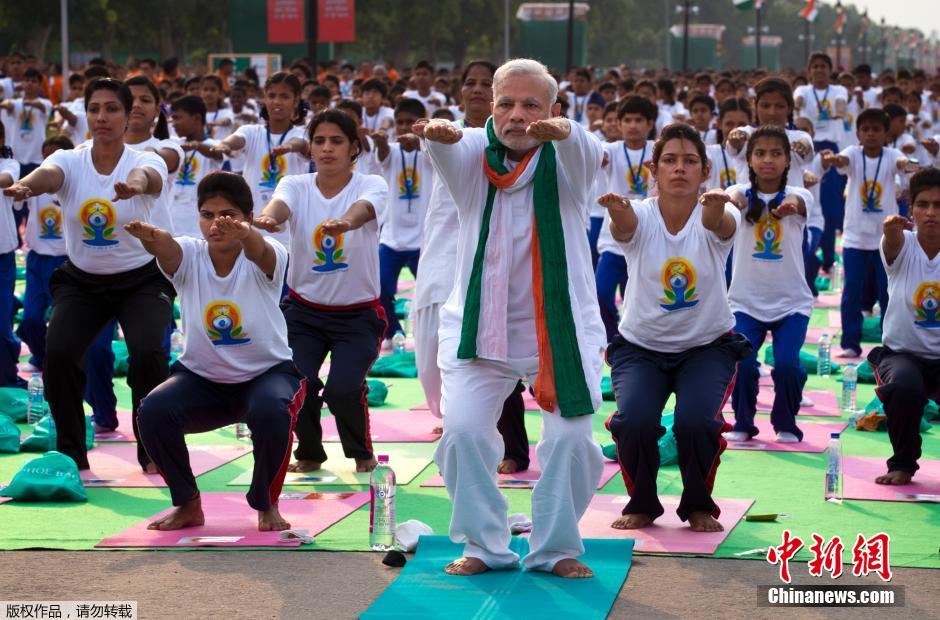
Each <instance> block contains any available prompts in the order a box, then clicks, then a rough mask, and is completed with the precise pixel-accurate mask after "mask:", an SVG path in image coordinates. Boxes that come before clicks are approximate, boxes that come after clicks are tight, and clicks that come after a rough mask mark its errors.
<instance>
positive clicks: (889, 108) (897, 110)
mask: <svg viewBox="0 0 940 620" xmlns="http://www.w3.org/2000/svg"><path fill="white" fill-rule="evenodd" d="M870 109H872V110H876V109H877V108H870ZM882 110H883V111H884V113H885V114H887V115H888V119H889V121H888V122H889V123H890V119H893V118H897V117H899V116H903V117H904V118H907V110H905V109H904V108H903V107H901V106H899V105H898V104H896V103H889V104H888V105H886V106H885V107H884V108H882ZM859 119H861V115H859Z"/></svg>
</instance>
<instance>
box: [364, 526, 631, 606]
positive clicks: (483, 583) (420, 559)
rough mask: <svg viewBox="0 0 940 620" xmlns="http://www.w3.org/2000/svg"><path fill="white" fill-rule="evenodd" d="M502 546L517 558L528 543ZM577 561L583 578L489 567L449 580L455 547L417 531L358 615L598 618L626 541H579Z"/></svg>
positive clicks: (615, 583) (626, 565) (623, 570)
mask: <svg viewBox="0 0 940 620" xmlns="http://www.w3.org/2000/svg"><path fill="white" fill-rule="evenodd" d="M510 548H511V549H512V550H513V551H515V552H516V553H518V554H519V555H520V557H524V556H525V554H526V553H528V551H529V541H528V540H527V539H524V538H518V537H515V536H514V537H513V539H512V543H511V544H510ZM584 549H585V554H584V556H583V557H582V558H581V560H582V561H583V562H584V563H585V564H587V565H588V566H590V567H591V568H592V569H593V570H594V577H593V578H591V579H562V578H561V577H556V576H555V575H552V574H549V573H543V572H534V571H524V570H513V571H491V572H487V573H483V574H480V575H474V576H473V577H455V576H453V575H448V574H446V573H444V567H445V566H446V565H447V564H448V563H450V562H451V561H453V560H454V559H455V558H458V557H460V556H461V555H462V552H463V545H459V544H456V543H452V542H450V539H448V538H447V537H446V536H422V537H421V540H420V541H419V542H418V552H417V553H416V554H415V557H414V559H412V560H411V561H409V562H408V564H406V565H405V567H404V568H403V569H402V571H401V574H400V575H399V576H398V578H397V579H395V581H393V582H392V584H391V585H390V586H389V587H388V588H387V589H386V590H385V592H383V593H382V594H381V596H379V598H378V599H376V601H375V602H374V603H373V604H372V606H371V607H369V609H367V610H366V611H365V613H363V614H362V615H361V616H359V617H360V618H362V619H363V620H375V619H379V618H408V619H409V620H410V619H425V618H454V617H457V618H472V619H473V620H484V619H485V620H496V619H504V618H505V619H506V620H510V619H511V620H518V619H519V618H578V620H588V619H590V618H606V617H607V614H608V613H609V612H610V608H611V607H612V606H613V604H614V601H615V600H616V598H617V593H618V592H620V588H621V586H623V582H624V581H626V579H627V573H628V572H629V571H630V562H631V561H632V559H633V540H632V539H623V540H600V539H596V538H591V539H586V540H585V541H584Z"/></svg>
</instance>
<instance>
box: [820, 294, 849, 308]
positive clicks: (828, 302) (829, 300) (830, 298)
mask: <svg viewBox="0 0 940 620" xmlns="http://www.w3.org/2000/svg"><path fill="white" fill-rule="evenodd" d="M814 305H815V306H816V307H817V308H838V307H839V306H840V305H842V293H832V294H828V293H820V295H819V297H817V298H816V303H815V304H814Z"/></svg>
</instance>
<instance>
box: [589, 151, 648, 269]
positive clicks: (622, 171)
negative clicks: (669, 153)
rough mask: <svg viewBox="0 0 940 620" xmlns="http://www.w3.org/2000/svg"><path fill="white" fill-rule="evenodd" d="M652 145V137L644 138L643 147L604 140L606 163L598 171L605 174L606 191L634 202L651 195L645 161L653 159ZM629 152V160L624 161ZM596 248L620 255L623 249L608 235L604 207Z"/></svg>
mask: <svg viewBox="0 0 940 620" xmlns="http://www.w3.org/2000/svg"><path fill="white" fill-rule="evenodd" d="M655 144H656V143H655V142H653V141H652V140H647V142H646V145H645V146H644V147H642V148H639V149H630V148H626V149H625V148H624V147H625V146H626V142H624V141H623V140H618V141H617V142H606V143H604V144H603V146H604V150H605V151H606V152H607V159H608V161H607V165H606V166H605V167H604V168H602V172H601V174H603V175H606V185H607V189H606V191H607V192H614V193H617V194H620V195H622V196H626V197H627V198H629V199H630V200H631V201H633V202H634V204H636V203H637V202H639V201H641V200H645V199H646V198H647V197H648V196H650V194H652V193H653V188H654V186H655V184H656V180H655V179H654V178H653V173H652V172H650V169H649V168H647V167H646V165H645V164H646V162H648V161H651V160H652V159H653V146H654V145H655ZM628 153H629V157H630V161H629V162H627V154H628ZM597 251H598V252H611V253H612V254H617V255H618V256H623V249H622V248H621V247H620V244H619V243H617V242H616V241H614V238H613V236H612V235H611V234H610V213H608V212H607V209H604V223H603V224H601V233H600V235H599V236H598V237H597Z"/></svg>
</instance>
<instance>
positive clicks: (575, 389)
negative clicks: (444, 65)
mask: <svg viewBox="0 0 940 620" xmlns="http://www.w3.org/2000/svg"><path fill="white" fill-rule="evenodd" d="M486 135H487V137H488V139H489V145H488V146H487V147H486V150H485V151H484V153H483V170H484V173H485V174H486V177H487V179H488V180H489V188H488V189H487V192H486V206H485V207H484V208H483V222H482V225H481V226H480V237H479V239H478V240H477V249H476V253H475V254H474V256H473V269H472V271H471V272H470V281H469V283H468V285H467V295H466V303H465V305H464V313H463V325H462V328H461V333H460V346H459V348H458V349H457V357H458V358H459V359H474V358H476V357H477V335H478V333H479V331H480V314H481V312H480V309H481V297H482V291H483V288H484V278H488V277H491V274H490V273H486V274H485V273H484V263H485V262H491V261H487V243H488V242H490V241H491V240H490V228H491V221H492V220H493V211H494V208H493V205H494V202H496V201H495V198H496V192H497V191H498V190H508V189H509V188H511V187H512V186H513V185H514V183H516V181H517V180H518V179H519V178H520V176H524V175H523V172H524V171H525V170H526V168H527V167H528V166H529V164H530V162H531V161H532V159H533V157H535V156H536V154H537V153H538V163H537V164H535V166H536V167H535V172H534V174H533V175H532V183H533V196H532V198H533V200H532V202H533V204H534V210H535V218H534V229H535V231H534V234H533V235H532V296H533V298H534V301H535V325H536V333H537V337H538V353H539V368H538V376H537V377H536V381H535V399H536V401H537V402H538V403H539V406H540V407H541V408H542V409H543V410H545V411H554V410H555V407H556V406H557V407H558V409H559V411H560V412H561V415H562V416H563V417H573V416H580V415H589V414H592V413H594V405H593V403H592V402H591V393H590V390H589V389H588V386H587V382H586V380H585V378H584V368H583V366H582V364H581V350H580V349H579V348H578V339H577V334H576V331H575V323H574V315H573V314H572V310H571V296H570V295H569V294H568V263H567V258H566V256H567V253H566V251H565V234H564V229H563V227H562V222H561V211H560V210H559V204H558V175H557V172H556V170H555V146H554V145H553V144H552V143H551V142H545V143H544V144H543V145H542V147H541V150H540V149H537V148H536V149H532V150H531V151H529V152H528V153H527V154H526V156H525V157H524V158H523V159H522V161H521V162H519V165H518V166H517V167H516V169H515V170H513V171H512V172H510V171H509V170H508V169H507V168H506V166H505V165H504V163H503V162H504V160H505V157H506V147H505V146H503V144H502V143H500V142H499V140H497V138H496V133H495V132H494V130H493V119H492V118H490V119H489V120H487V122H486ZM500 205H502V201H500ZM503 208H507V207H505V206H503ZM498 222H499V214H497V224H496V225H497V227H498V226H499V224H498ZM500 232H501V233H502V234H510V232H509V231H508V230H507V231H500ZM498 243H499V242H498V240H493V244H498ZM497 247H498V245H497ZM497 260H502V261H511V256H507V255H502V256H500V257H498V259H497ZM491 264H492V262H491ZM502 268H503V271H504V272H506V271H508V266H507V265H503V266H502ZM487 320H489V317H487Z"/></svg>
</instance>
